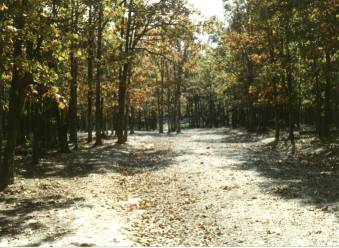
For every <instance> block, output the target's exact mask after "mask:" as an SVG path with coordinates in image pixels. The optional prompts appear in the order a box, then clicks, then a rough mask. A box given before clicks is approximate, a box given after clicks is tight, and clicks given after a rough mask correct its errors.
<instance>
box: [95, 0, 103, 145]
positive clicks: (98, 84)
mask: <svg viewBox="0 0 339 248" xmlns="http://www.w3.org/2000/svg"><path fill="white" fill-rule="evenodd" d="M98 8H99V16H98V37H97V73H96V84H95V136H96V138H95V144H96V145H97V146H100V145H102V135H101V130H102V113H101V74H102V72H101V63H102V61H101V59H102V58H101V57H102V31H103V30H102V18H103V6H102V1H101V0H100V3H99V6H98Z"/></svg>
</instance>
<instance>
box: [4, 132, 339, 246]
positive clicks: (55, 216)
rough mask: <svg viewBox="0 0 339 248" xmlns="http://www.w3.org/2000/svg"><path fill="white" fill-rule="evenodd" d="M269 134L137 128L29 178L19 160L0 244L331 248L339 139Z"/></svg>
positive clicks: (337, 215)
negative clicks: (299, 139)
mask: <svg viewBox="0 0 339 248" xmlns="http://www.w3.org/2000/svg"><path fill="white" fill-rule="evenodd" d="M271 141H272V139H271V138H270V137H269V136H259V135H255V134H248V133H247V132H245V131H242V130H228V129H209V130H202V129H193V130H183V133H182V134H178V135H177V134H172V135H167V134H163V135H159V134H156V133H152V132H137V134H135V135H132V136H130V138H129V141H128V143H127V144H126V145H117V144H115V141H114V140H105V144H104V146H102V147H90V146H89V145H85V144H82V146H81V149H80V150H79V151H77V152H73V153H71V154H63V155H60V154H54V155H50V156H48V157H47V158H46V159H43V160H42V161H41V163H40V164H39V167H38V168H37V170H38V173H36V174H35V175H34V177H32V176H29V175H27V174H26V173H25V169H24V165H20V168H21V170H20V171H19V174H18V178H17V180H16V183H15V184H14V185H12V186H11V187H10V188H9V189H8V190H6V192H4V193H1V195H0V246H62V245H68V246H69V245H74V246H95V245H96V246H129V245H139V246H140V245H143V246H148V245H152V246H156V245H163V246H179V245H186V246H238V245H241V246H248V245H252V246H257V245H263V246H266V245H269V246H289V245H293V246H297V245H298V246H305V245H306V246H320V245H330V246H338V245H339V176H338V171H337V168H335V167H336V166H338V160H337V159H338V157H339V154H338V146H337V145H329V146H327V147H322V148H319V147H318V146H316V147H318V148H317V149H315V148H314V146H312V144H313V143H315V141H314V140H313V141H312V140H311V139H309V140H308V141H307V142H306V141H303V142H304V143H305V142H306V143H307V144H306V143H305V144H304V145H303V146H302V148H303V149H302V151H303V152H300V151H301V150H299V149H300V147H299V145H300V144H299V143H297V146H296V151H295V153H294V154H291V151H290V149H289V148H288V146H285V148H286V147H287V148H286V149H283V148H282V147H279V148H275V149H274V148H273V147H272V146H271ZM312 142H313V143H312ZM305 146H308V148H307V147H306V148H307V149H306V148H305ZM305 151H306V152H305ZM307 151H309V153H307ZM325 157H326V160H325V159H323V158H325ZM18 162H20V161H18Z"/></svg>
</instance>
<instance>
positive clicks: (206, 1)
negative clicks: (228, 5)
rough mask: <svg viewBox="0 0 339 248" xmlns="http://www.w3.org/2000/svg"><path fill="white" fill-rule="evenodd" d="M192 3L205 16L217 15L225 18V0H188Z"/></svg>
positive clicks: (221, 18) (219, 17)
mask: <svg viewBox="0 0 339 248" xmlns="http://www.w3.org/2000/svg"><path fill="white" fill-rule="evenodd" d="M188 2H189V3H190V4H192V5H193V6H195V7H196V8H197V9H199V10H200V11H201V13H202V15H203V16H204V17H205V18H208V17H211V16H217V17H218V19H220V20H223V19H224V7H223V0H188Z"/></svg>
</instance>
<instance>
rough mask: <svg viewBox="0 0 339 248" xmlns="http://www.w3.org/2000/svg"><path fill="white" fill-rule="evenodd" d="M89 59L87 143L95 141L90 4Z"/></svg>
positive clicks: (91, 15)
mask: <svg viewBox="0 0 339 248" xmlns="http://www.w3.org/2000/svg"><path fill="white" fill-rule="evenodd" d="M87 52H88V58H87V70H88V71H87V83H88V105H87V132H88V136H87V142H88V143H90V142H92V140H93V134H92V132H93V117H92V110H93V107H92V106H93V61H94V27H93V5H92V4H91V3H90V6H89V10H88V48H87Z"/></svg>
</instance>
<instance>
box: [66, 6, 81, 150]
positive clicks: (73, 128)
mask: <svg viewBox="0 0 339 248" xmlns="http://www.w3.org/2000/svg"><path fill="white" fill-rule="evenodd" d="M71 8H72V10H71V22H72V23H71V28H72V32H73V33H74V34H77V32H78V18H79V13H78V3H77V1H76V0H73V1H72V7H71ZM76 48H77V41H74V40H72V42H71V49H70V50H71V54H70V59H71V77H72V78H71V87H70V88H71V91H70V104H69V113H68V114H69V131H70V139H71V141H72V142H73V143H74V146H75V149H77V148H78V137H77V129H78V125H77V122H78V120H77V112H78V110H77V103H78V94H77V88H78V58H77V55H76Z"/></svg>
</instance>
